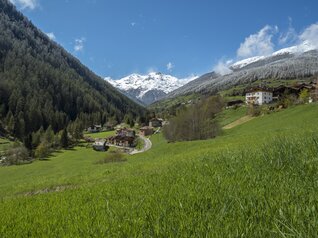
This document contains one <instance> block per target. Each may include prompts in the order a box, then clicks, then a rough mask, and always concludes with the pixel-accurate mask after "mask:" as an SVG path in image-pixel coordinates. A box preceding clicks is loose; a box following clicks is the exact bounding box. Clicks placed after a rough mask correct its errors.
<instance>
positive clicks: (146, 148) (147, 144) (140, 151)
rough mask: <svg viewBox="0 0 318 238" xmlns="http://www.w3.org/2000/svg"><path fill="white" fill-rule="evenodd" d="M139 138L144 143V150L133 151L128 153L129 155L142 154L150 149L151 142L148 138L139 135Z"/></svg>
mask: <svg viewBox="0 0 318 238" xmlns="http://www.w3.org/2000/svg"><path fill="white" fill-rule="evenodd" d="M139 138H140V139H142V140H143V141H144V148H142V149H141V150H137V149H134V150H133V151H132V152H130V153H129V154H130V155H134V154H139V153H143V152H146V151H147V150H150V149H151V147H152V143H151V140H150V139H149V138H147V137H144V136H141V135H139Z"/></svg>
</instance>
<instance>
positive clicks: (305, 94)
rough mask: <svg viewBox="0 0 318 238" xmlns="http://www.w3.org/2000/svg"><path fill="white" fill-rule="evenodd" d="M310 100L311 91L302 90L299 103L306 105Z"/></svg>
mask: <svg viewBox="0 0 318 238" xmlns="http://www.w3.org/2000/svg"><path fill="white" fill-rule="evenodd" d="M308 100H309V91H308V89H303V90H301V92H300V93H299V101H300V102H301V103H306V102H308Z"/></svg>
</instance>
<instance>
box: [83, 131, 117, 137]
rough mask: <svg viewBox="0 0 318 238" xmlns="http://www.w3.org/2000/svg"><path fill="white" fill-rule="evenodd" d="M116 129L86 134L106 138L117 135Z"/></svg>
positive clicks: (86, 134)
mask: <svg viewBox="0 0 318 238" xmlns="http://www.w3.org/2000/svg"><path fill="white" fill-rule="evenodd" d="M115 133H116V131H103V132H98V133H85V134H84V136H90V137H92V138H106V137H109V136H113V135H115Z"/></svg>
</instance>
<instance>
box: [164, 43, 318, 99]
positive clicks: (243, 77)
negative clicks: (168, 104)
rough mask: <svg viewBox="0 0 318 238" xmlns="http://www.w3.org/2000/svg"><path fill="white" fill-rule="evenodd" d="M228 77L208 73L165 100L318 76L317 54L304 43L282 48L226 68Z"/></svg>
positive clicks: (311, 47) (169, 95) (170, 94)
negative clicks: (267, 80) (246, 85)
mask: <svg viewBox="0 0 318 238" xmlns="http://www.w3.org/2000/svg"><path fill="white" fill-rule="evenodd" d="M229 69H231V70H232V72H231V73H229V74H226V75H218V74H217V73H216V72H211V73H207V74H205V75H202V76H200V77H198V78H197V79H195V80H193V81H192V82H190V83H188V84H186V85H184V86H182V87H180V88H178V89H176V90H174V91H172V92H170V93H169V94H168V95H167V96H166V97H165V98H173V97H177V96H179V95H186V94H190V93H200V94H216V93H217V92H219V91H221V90H226V89H229V88H231V87H234V86H236V85H239V84H246V83H251V82H254V81H257V80H266V79H285V80H289V79H296V78H306V77H310V76H314V75H317V74H318V51H317V49H315V48H314V47H313V46H311V45H308V44H307V42H304V43H303V44H300V45H297V46H293V47H289V48H284V49H281V50H279V51H276V52H274V53H273V54H271V55H269V56H257V57H252V58H248V59H244V60H241V61H238V62H236V63H234V64H232V65H229Z"/></svg>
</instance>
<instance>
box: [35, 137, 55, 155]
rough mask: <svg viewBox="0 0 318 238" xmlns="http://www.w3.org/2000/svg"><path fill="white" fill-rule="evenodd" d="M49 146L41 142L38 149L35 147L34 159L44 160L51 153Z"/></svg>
mask: <svg viewBox="0 0 318 238" xmlns="http://www.w3.org/2000/svg"><path fill="white" fill-rule="evenodd" d="M50 148H51V147H50V144H49V143H47V142H45V141H44V142H41V143H40V144H39V145H38V147H36V150H35V151H34V156H35V157H36V158H39V159H44V158H45V157H47V156H48V155H49V154H50V152H51V149H50Z"/></svg>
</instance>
